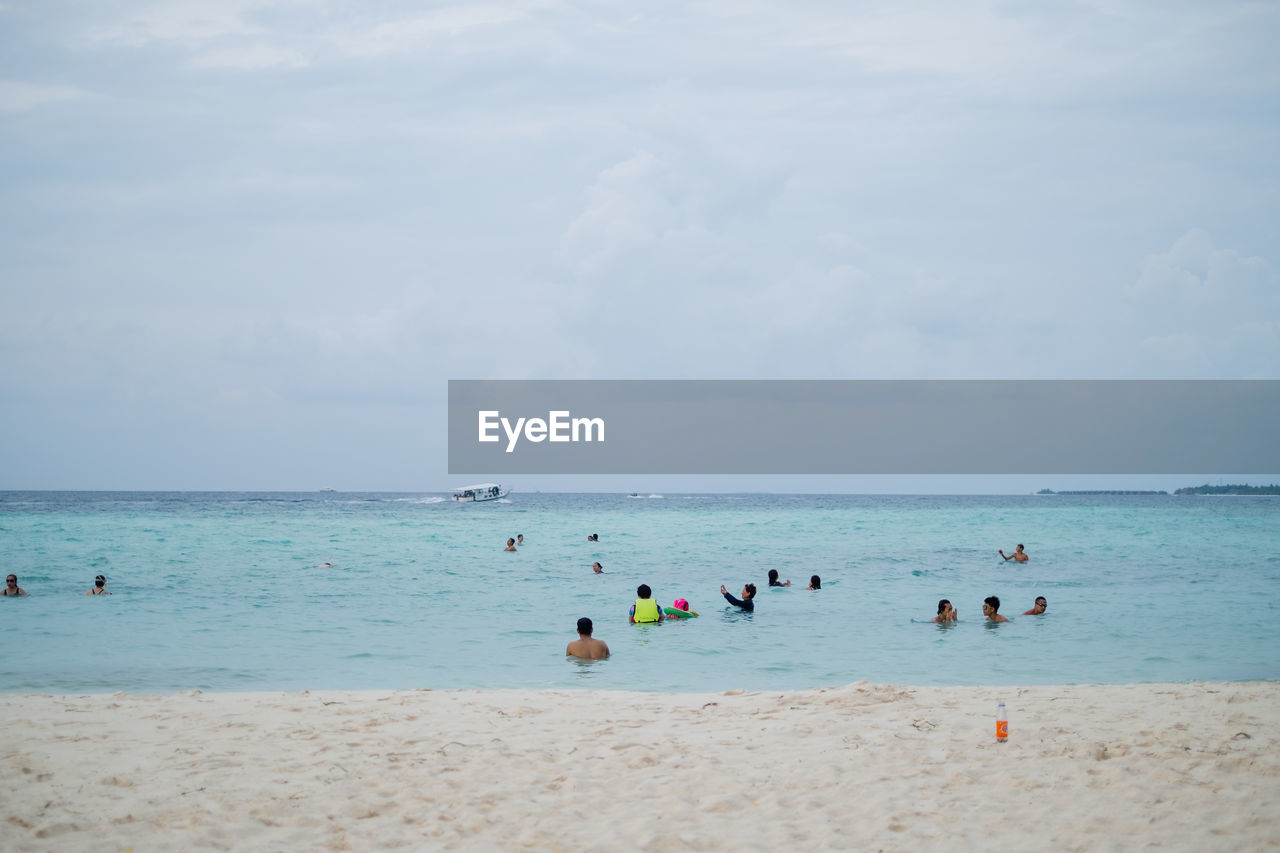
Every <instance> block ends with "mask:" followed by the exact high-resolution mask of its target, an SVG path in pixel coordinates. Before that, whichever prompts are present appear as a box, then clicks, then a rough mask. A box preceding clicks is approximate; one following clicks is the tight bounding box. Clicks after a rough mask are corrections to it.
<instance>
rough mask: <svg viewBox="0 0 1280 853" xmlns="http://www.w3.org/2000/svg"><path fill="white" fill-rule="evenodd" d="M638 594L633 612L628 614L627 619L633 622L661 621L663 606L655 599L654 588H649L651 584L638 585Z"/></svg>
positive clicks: (632, 607) (632, 608) (632, 606)
mask: <svg viewBox="0 0 1280 853" xmlns="http://www.w3.org/2000/svg"><path fill="white" fill-rule="evenodd" d="M636 595H637V596H639V597H638V598H637V599H636V603H635V604H633V605H631V614H630V615H629V616H627V620H628V621H630V622H631V623H633V624H640V623H644V622H661V621H662V608H661V607H659V606H658V602H656V601H654V600H653V590H651V589H649V585H648V584H647V583H642V584H640V586H638V587H636Z"/></svg>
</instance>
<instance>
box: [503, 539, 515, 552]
mask: <svg viewBox="0 0 1280 853" xmlns="http://www.w3.org/2000/svg"><path fill="white" fill-rule="evenodd" d="M515 549H516V540H514V539H508V540H507V547H505V548H503V549H502V550H504V551H514V550H515Z"/></svg>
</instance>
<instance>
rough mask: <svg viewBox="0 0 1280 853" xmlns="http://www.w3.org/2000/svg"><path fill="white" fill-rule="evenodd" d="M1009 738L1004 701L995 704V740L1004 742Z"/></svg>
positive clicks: (1007, 716) (1007, 718) (1007, 715)
mask: <svg viewBox="0 0 1280 853" xmlns="http://www.w3.org/2000/svg"><path fill="white" fill-rule="evenodd" d="M1008 739H1009V714H1008V712H1007V711H1005V709H1004V703H1003V702H1001V703H1000V704H999V705H997V706H996V740H998V741H999V742H1000V743H1004V742H1005V741H1007V740H1008Z"/></svg>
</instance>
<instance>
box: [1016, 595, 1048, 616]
mask: <svg viewBox="0 0 1280 853" xmlns="http://www.w3.org/2000/svg"><path fill="white" fill-rule="evenodd" d="M1048 606H1049V602H1047V601H1045V600H1044V596H1043V595H1037V596H1036V603H1035V605H1033V606H1032V608H1031V609H1030V610H1028V611H1026V612H1025V613H1023V614H1022V615H1023V616H1039V615H1040V614H1041V613H1043V612H1044V611H1045V608H1047V607H1048Z"/></svg>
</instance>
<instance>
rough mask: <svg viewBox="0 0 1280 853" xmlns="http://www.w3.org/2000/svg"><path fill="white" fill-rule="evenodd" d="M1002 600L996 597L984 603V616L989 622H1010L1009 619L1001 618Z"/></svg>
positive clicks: (991, 597)
mask: <svg viewBox="0 0 1280 853" xmlns="http://www.w3.org/2000/svg"><path fill="white" fill-rule="evenodd" d="M999 611H1000V599H998V598H996V597H995V596H994V595H993V596H990V597H989V598H987V599H986V600H985V601H983V602H982V615H983V616H985V617H987V621H988V622H1008V621H1009V617H1007V616H1001V615H1000V613H999Z"/></svg>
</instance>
